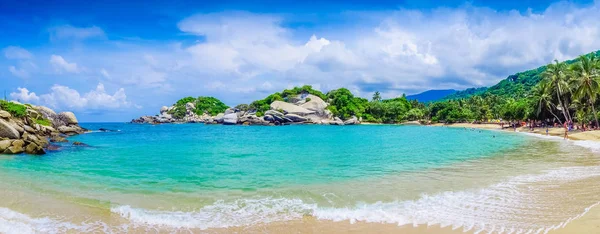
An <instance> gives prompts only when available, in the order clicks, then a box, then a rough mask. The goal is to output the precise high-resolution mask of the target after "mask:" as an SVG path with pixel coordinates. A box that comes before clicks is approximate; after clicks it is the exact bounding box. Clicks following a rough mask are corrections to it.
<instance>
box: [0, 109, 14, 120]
mask: <svg viewBox="0 0 600 234" xmlns="http://www.w3.org/2000/svg"><path fill="white" fill-rule="evenodd" d="M10 117H11V115H10V113H8V111H3V110H0V118H5V119H8V118H10Z"/></svg>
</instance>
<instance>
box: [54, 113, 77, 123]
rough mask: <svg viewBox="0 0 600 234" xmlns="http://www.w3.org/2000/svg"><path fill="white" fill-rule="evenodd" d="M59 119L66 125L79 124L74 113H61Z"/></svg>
mask: <svg viewBox="0 0 600 234" xmlns="http://www.w3.org/2000/svg"><path fill="white" fill-rule="evenodd" d="M58 118H59V119H60V120H62V121H63V122H65V124H66V125H73V124H79V121H77V118H76V117H75V114H73V112H61V113H59V114H58Z"/></svg>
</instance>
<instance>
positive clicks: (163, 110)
mask: <svg viewBox="0 0 600 234" xmlns="http://www.w3.org/2000/svg"><path fill="white" fill-rule="evenodd" d="M167 111H169V107H167V106H163V107H161V108H160V113H161V114H162V113H165V112H167Z"/></svg>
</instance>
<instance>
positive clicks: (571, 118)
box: [563, 101, 573, 123]
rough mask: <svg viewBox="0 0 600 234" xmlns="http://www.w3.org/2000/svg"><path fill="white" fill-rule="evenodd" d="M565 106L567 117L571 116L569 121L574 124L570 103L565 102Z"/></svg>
mask: <svg viewBox="0 0 600 234" xmlns="http://www.w3.org/2000/svg"><path fill="white" fill-rule="evenodd" d="M563 105H565V110H567V115H568V116H569V121H571V123H573V117H571V112H570V111H569V103H568V102H567V101H564V102H563Z"/></svg>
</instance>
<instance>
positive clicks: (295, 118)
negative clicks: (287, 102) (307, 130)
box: [284, 114, 308, 123]
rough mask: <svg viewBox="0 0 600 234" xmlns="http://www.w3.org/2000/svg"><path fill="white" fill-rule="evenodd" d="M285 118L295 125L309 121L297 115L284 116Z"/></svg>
mask: <svg viewBox="0 0 600 234" xmlns="http://www.w3.org/2000/svg"><path fill="white" fill-rule="evenodd" d="M284 117H285V118H286V119H288V120H290V121H291V122H294V123H301V122H306V121H308V119H307V118H304V117H302V116H299V115H296V114H286V115H284Z"/></svg>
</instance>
